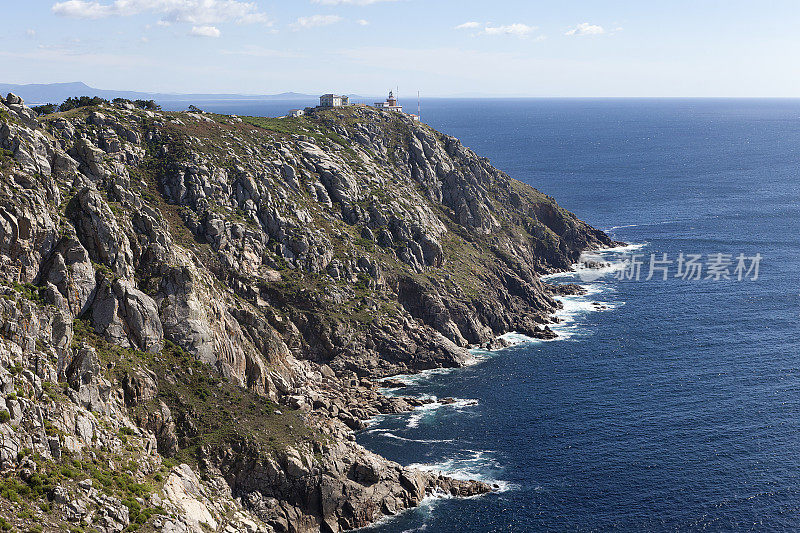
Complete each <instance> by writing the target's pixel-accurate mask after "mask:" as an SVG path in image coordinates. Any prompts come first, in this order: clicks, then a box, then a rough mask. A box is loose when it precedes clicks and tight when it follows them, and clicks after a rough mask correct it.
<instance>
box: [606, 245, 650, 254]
mask: <svg viewBox="0 0 800 533" xmlns="http://www.w3.org/2000/svg"><path fill="white" fill-rule="evenodd" d="M648 244H650V243H648V242H641V243H634V244H624V245H622V246H613V247H611V248H601V249H599V250H595V253H599V254H604V253H607V252H611V253H620V252H622V253H628V252H635V251H637V250H641V249H642V248H644V247H645V246H647V245H648Z"/></svg>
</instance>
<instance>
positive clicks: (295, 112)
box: [289, 109, 306, 117]
mask: <svg viewBox="0 0 800 533" xmlns="http://www.w3.org/2000/svg"><path fill="white" fill-rule="evenodd" d="M305 114H306V112H305V111H304V110H302V109H290V110H289V116H290V117H302V116H303V115H305Z"/></svg>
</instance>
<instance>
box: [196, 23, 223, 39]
mask: <svg viewBox="0 0 800 533" xmlns="http://www.w3.org/2000/svg"><path fill="white" fill-rule="evenodd" d="M189 35H192V36H194V37H214V38H216V37H219V36H220V31H219V29H217V28H215V27H214V26H192V31H190V32H189Z"/></svg>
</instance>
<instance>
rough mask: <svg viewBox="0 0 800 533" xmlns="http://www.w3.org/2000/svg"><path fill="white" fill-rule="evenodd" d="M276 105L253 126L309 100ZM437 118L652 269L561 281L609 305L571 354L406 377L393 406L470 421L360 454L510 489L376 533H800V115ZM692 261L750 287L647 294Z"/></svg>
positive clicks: (727, 106)
mask: <svg viewBox="0 0 800 533" xmlns="http://www.w3.org/2000/svg"><path fill="white" fill-rule="evenodd" d="M224 105H225V104H223V107H222V108H218V109H214V110H217V111H227V112H234V113H236V112H238V113H240V114H245V111H244V110H243V109H239V110H238V111H236V110H232V109H229V108H225V107H224ZM264 105H265V106H273V107H272V108H270V110H268V109H267V107H262V108H258V107H257V106H256V107H251V108H249V112H248V113H247V114H259V113H261V114H280V113H282V112H284V110H278V107H276V106H280V105H284V106H286V105H287V104H286V103H284V104H280V103H275V102H272V103H269V104H264ZM207 107H208V106H207ZM287 109H288V107H287ZM422 117H423V121H425V122H427V123H429V124H430V125H432V126H434V127H435V128H437V129H439V130H441V131H443V132H446V133H448V134H451V135H454V136H456V137H458V138H460V139H461V140H462V141H463V143H464V144H465V145H467V146H469V147H471V148H473V149H474V150H475V151H476V152H477V153H479V154H481V155H484V156H487V157H489V158H490V159H491V160H492V162H493V164H494V165H495V166H496V167H498V168H500V169H502V170H504V171H506V172H507V173H508V174H509V175H511V176H512V177H514V178H516V179H519V180H521V181H524V182H525V183H528V184H530V185H532V186H534V187H536V188H537V189H539V190H541V191H543V192H545V193H547V194H549V195H551V196H553V197H555V198H556V199H557V200H558V202H559V203H560V204H561V205H562V206H564V207H566V208H567V209H569V210H571V211H573V212H575V213H576V214H577V215H578V216H579V217H580V218H582V219H583V220H586V221H587V222H589V223H590V224H592V225H594V226H595V227H598V228H601V229H603V230H605V231H606V232H608V233H609V234H610V235H612V236H613V237H614V238H615V239H617V240H620V241H624V242H626V243H629V244H631V245H633V246H630V247H628V248H625V249H624V250H622V251H620V252H618V253H607V254H604V255H605V257H606V259H608V260H611V261H616V260H618V259H619V258H620V257H623V258H628V259H631V258H633V256H634V255H636V254H640V256H641V259H642V260H643V263H644V264H643V266H642V272H641V277H640V279H639V280H636V279H635V277H634V279H618V278H628V277H633V276H630V275H629V274H631V272H629V271H625V270H621V271H614V270H613V269H606V270H605V271H603V272H601V273H597V274H594V273H592V274H589V275H582V276H579V275H577V274H576V275H571V276H570V275H566V276H558V277H554V278H552V279H551V280H550V281H552V282H554V283H557V282H558V283H560V282H568V281H575V282H577V283H580V284H582V285H584V286H585V287H586V288H587V290H588V294H587V295H585V296H582V297H569V298H565V299H564V309H563V310H562V311H561V312H560V318H561V319H562V321H561V323H560V324H558V325H557V326H556V327H555V329H556V331H557V332H559V333H560V335H561V336H560V338H559V339H557V340H554V341H548V342H542V341H533V342H522V343H520V344H517V345H515V346H513V347H511V348H508V349H504V350H500V351H496V352H476V358H477V362H476V364H474V365H473V366H470V367H467V368H464V369H458V370H447V371H435V372H428V373H424V374H421V375H416V376H408V377H406V378H405V379H406V381H407V382H408V383H409V385H408V387H407V388H405V389H402V390H400V391H395V392H392V393H395V394H403V395H413V396H427V397H431V398H436V399H438V400H441V399H443V398H453V399H455V403H451V404H443V403H442V402H438V401H437V402H435V403H433V404H430V405H428V406H426V407H425V408H423V409H419V410H417V411H414V412H412V413H408V414H403V415H396V416H388V417H382V418H379V419H376V420H375V421H374V422H373V425H372V426H370V427H369V428H368V429H367V430H365V431H363V432H361V433H360V434H359V435H358V441H359V442H360V443H362V444H363V445H364V446H366V447H368V448H369V449H371V450H373V451H376V452H378V453H381V454H383V455H384V456H386V457H388V458H390V459H393V460H395V461H397V462H399V463H401V464H404V465H416V466H418V467H420V468H425V469H431V470H439V471H442V472H445V473H448V474H450V475H454V476H459V477H465V478H477V479H484V480H487V481H490V482H493V483H497V485H498V486H499V487H500V490H499V491H498V492H496V493H494V494H491V495H488V496H483V497H478V498H471V499H448V498H431V499H428V500H426V501H425V502H424V504H423V505H422V506H420V507H419V508H417V509H415V510H412V511H409V512H406V513H404V514H401V515H399V516H397V517H393V518H391V519H389V520H386V521H383V522H382V523H380V524H378V525H377V526H376V527H373V528H370V531H374V532H381V533H384V532H387V533H388V532H402V531H425V532H467V531H475V532H489V531H607V530H617V531H666V530H670V531H674V530H679V531H698V530H710V531H742V530H759V531H761V530H772V531H775V530H777V531H780V530H798V529H800V328H799V327H798V326H800V316H799V314H800V308H799V307H798V303H800V286H798V285H799V283H798V281H799V280H798V276H800V244H799V242H798V235H800V100H745V99H741V100H735V99H719V100H703V99H674V100H672V99H666V100H665V99H657V100H650V99H619V100H618V99H597V100H594V99H586V100H584V99H563V100H561V99H520V100H424V101H423V109H422ZM680 253H683V254H684V256H685V257H688V255H689V254H701V255H702V257H703V261H706V260H707V259H708V258H709V254H711V256H712V257H714V256H715V254H730V255H731V256H732V257H733V263H734V264H732V265H731V266H730V277H731V278H732V279H729V280H725V279H720V280H714V279H700V280H696V279H682V278H680V277H675V276H674V274H675V273H677V265H676V264H673V265H672V266H669V267H667V268H668V270H669V271H668V274H669V278H668V279H667V280H666V281H665V280H663V279H662V273H661V271H657V274H656V275H655V276H654V277H653V279H651V280H649V281H647V280H646V279H645V278H646V277H647V274H648V267H649V263H650V254H656V255H657V258H659V259H662V258H663V257H664V256H663V254H667V258H668V260H677V258H678V256H679V254H680ZM621 254H622V255H621ZM739 254H742V255H743V256H744V257H747V258H752V257H755V256H756V254H761V257H762V260H761V262H760V263H759V267H760V268H759V274H758V278H757V279H755V280H754V279H752V278H753V277H754V276H753V272H751V273H750V275H749V276H745V277H744V278H743V279H742V281H738V280H737V276H736V275H735V274H734V268H735V266H736V259H735V258H736V256H738V255H739ZM637 257H638V256H637ZM634 264H635V259H634ZM704 266H707V263H706V264H705V265H704ZM584 274H585V273H584ZM598 275H599V277H598ZM702 277H703V278H705V272H703V276H702ZM595 303H597V304H599V305H595ZM516 340H523V341H524V339H519V338H517V339H516Z"/></svg>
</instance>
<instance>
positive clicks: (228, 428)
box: [73, 320, 314, 462]
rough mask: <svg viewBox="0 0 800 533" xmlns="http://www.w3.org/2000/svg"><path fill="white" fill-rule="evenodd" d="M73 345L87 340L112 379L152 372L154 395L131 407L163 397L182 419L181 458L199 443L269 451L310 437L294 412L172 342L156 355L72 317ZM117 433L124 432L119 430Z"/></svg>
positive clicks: (142, 411) (141, 409)
mask: <svg viewBox="0 0 800 533" xmlns="http://www.w3.org/2000/svg"><path fill="white" fill-rule="evenodd" d="M73 330H74V341H73V342H75V343H80V342H87V343H89V344H90V345H92V346H93V347H94V348H95V350H96V351H97V354H98V357H99V358H100V362H101V366H103V367H105V368H110V370H109V371H108V372H109V373H110V374H111V375H110V376H109V377H110V378H113V379H114V380H116V381H121V380H122V379H123V378H124V376H125V375H126V374H127V373H128V372H130V371H131V370H134V369H136V368H139V367H141V366H146V367H147V368H149V369H150V370H152V371H153V372H155V374H156V376H158V378H159V379H158V397H157V398H156V399H155V400H152V401H151V402H149V403H146V404H140V405H137V406H135V407H133V408H132V411H133V414H134V416H137V417H139V419H141V420H145V419H146V418H147V415H148V413H150V412H152V411H153V410H157V409H158V401H159V400H161V401H164V403H166V404H167V406H168V407H169V408H170V410H171V411H172V415H173V417H174V418H176V419H179V420H186V421H188V422H190V423H187V424H186V425H187V426H189V427H191V428H192V431H191V433H187V434H185V435H182V437H183V438H181V439H179V440H181V441H182V443H184V444H183V445H182V447H181V448H180V449H179V450H178V452H177V457H178V459H179V460H181V461H185V462H194V461H196V453H197V452H198V450H199V448H200V446H210V447H212V448H214V447H217V446H226V445H229V444H230V443H232V442H237V441H247V442H252V443H254V444H257V445H262V446H267V447H268V448H271V449H275V450H278V449H282V448H284V447H286V446H288V445H291V444H294V443H296V442H297V441H300V440H306V439H309V438H312V437H313V436H314V435H312V434H311V432H310V430H308V429H307V428H306V427H305V424H304V423H303V421H302V419H301V418H300V414H299V413H298V412H296V411H291V410H289V409H282V411H283V412H282V413H281V414H277V413H276V412H275V411H276V408H277V405H276V404H274V403H273V402H271V401H270V400H268V399H266V398H264V397H261V396H258V395H257V394H255V393H252V392H250V391H248V390H247V389H244V388H242V387H239V386H237V385H235V384H233V383H231V382H230V381H228V380H227V379H226V378H224V377H223V376H221V375H220V374H219V373H217V372H216V371H215V370H214V369H213V368H212V367H210V366H208V365H205V364H203V363H201V362H199V361H197V360H196V359H194V357H192V356H191V355H190V354H188V353H187V352H185V351H183V350H182V349H181V348H180V347H178V346H177V345H175V344H173V343H172V342H170V341H168V340H165V341H164V348H163V350H161V352H160V353H158V354H151V353H146V352H141V351H139V350H134V349H130V348H122V347H120V346H116V345H113V344H110V343H108V342H106V341H105V340H104V339H102V338H101V337H99V336H98V335H97V334H95V332H94V330H93V329H92V327H91V325H90V324H89V322H88V321H85V320H75V323H74V326H73ZM121 434H122V436H127V432H126V430H125V429H123V430H121Z"/></svg>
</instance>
